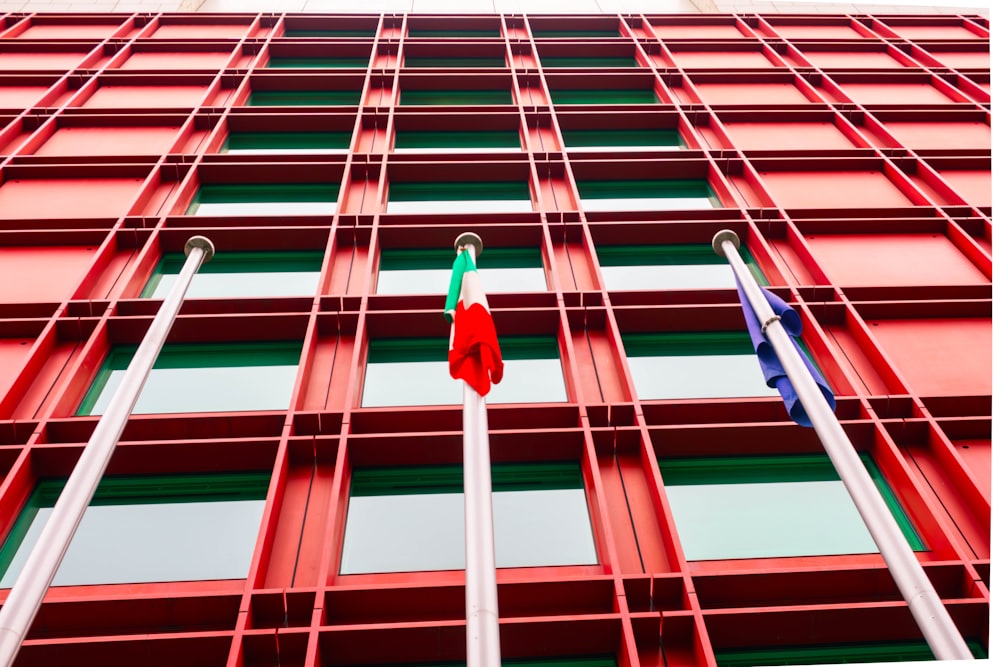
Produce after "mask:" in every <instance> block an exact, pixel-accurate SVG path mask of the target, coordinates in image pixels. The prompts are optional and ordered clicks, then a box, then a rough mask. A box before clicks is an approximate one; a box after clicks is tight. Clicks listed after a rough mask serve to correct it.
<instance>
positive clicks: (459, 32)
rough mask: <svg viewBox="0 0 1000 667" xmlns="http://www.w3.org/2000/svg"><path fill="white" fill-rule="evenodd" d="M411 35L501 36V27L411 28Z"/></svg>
mask: <svg viewBox="0 0 1000 667" xmlns="http://www.w3.org/2000/svg"><path fill="white" fill-rule="evenodd" d="M409 33H410V37H499V36H500V29H499V28H487V29H482V30H477V29H475V28H457V29H456V28H451V29H444V28H423V29H421V28H410V30H409Z"/></svg>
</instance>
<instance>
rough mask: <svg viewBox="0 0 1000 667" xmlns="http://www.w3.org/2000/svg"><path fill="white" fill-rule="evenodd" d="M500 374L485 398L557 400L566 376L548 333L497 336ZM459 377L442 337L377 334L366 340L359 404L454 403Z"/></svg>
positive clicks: (459, 399) (456, 402)
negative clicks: (454, 375)
mask: <svg viewBox="0 0 1000 667" xmlns="http://www.w3.org/2000/svg"><path fill="white" fill-rule="evenodd" d="M500 352H501V354H502V356H503V362H504V376H503V380H502V381H501V382H500V383H499V384H496V385H493V386H492V388H491V389H490V393H489V394H487V395H486V402H487V403H488V404H499V403H563V402H565V401H566V382H565V379H564V377H563V369H562V362H561V360H560V356H559V346H558V344H557V343H556V340H555V337H553V336H503V337H501V338H500ZM461 402H462V382H461V381H460V380H455V379H453V378H452V377H451V374H450V373H449V372H448V339H447V338H382V339H374V340H371V341H369V343H368V364H367V366H366V367H365V382H364V387H363V388H362V394H361V407H401V406H413V405H459V404H461Z"/></svg>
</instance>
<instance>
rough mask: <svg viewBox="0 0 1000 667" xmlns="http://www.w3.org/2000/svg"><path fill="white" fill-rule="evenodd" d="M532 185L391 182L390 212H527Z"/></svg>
mask: <svg viewBox="0 0 1000 667" xmlns="http://www.w3.org/2000/svg"><path fill="white" fill-rule="evenodd" d="M532 210H534V209H533V207H532V203H531V193H530V191H529V190H528V184H527V183H523V182H520V181H476V182H468V181H465V182H462V181H450V182H445V183H424V182H419V183H417V182H410V183H405V182H403V183H399V182H396V183H389V201H388V202H387V203H386V206H385V212H386V213H527V212H531V211H532Z"/></svg>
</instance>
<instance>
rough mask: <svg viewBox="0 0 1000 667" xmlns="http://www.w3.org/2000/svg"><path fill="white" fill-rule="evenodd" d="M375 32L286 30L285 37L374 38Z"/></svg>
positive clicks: (361, 30)
mask: <svg viewBox="0 0 1000 667" xmlns="http://www.w3.org/2000/svg"><path fill="white" fill-rule="evenodd" d="M374 36H375V30H374V29H371V30H366V29H360V30H348V29H343V30H286V31H285V37H293V38H303V37H374Z"/></svg>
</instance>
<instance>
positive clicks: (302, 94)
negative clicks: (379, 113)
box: [247, 90, 361, 107]
mask: <svg viewBox="0 0 1000 667" xmlns="http://www.w3.org/2000/svg"><path fill="white" fill-rule="evenodd" d="M360 101H361V91H359V90H256V91H254V92H252V93H250V98H249V99H248V100H247V106H251V107H303V106H357V105H358V103H359V102H360Z"/></svg>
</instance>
